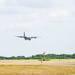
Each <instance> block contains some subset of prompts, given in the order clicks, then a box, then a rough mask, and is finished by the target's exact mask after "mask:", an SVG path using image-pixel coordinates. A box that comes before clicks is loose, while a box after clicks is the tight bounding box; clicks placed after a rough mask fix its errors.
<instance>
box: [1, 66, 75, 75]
mask: <svg viewBox="0 0 75 75" xmlns="http://www.w3.org/2000/svg"><path fill="white" fill-rule="evenodd" d="M0 75H75V65H70V66H64V65H0Z"/></svg>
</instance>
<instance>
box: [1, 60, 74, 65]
mask: <svg viewBox="0 0 75 75" xmlns="http://www.w3.org/2000/svg"><path fill="white" fill-rule="evenodd" d="M0 65H75V62H61V61H55V62H54V61H43V62H41V61H22V60H0Z"/></svg>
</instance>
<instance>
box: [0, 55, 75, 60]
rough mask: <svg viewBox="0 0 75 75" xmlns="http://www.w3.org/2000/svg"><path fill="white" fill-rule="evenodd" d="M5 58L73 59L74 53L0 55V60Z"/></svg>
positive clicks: (74, 57)
mask: <svg viewBox="0 0 75 75" xmlns="http://www.w3.org/2000/svg"><path fill="white" fill-rule="evenodd" d="M5 59H16V60H19V59H75V54H45V55H43V54H37V55H32V56H29V57H25V56H11V57H4V56H0V60H5Z"/></svg>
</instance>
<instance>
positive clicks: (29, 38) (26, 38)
mask: <svg viewBox="0 0 75 75" xmlns="http://www.w3.org/2000/svg"><path fill="white" fill-rule="evenodd" d="M17 37H19V38H24V39H25V40H29V41H30V40H31V39H33V38H34V39H36V38H37V37H27V36H25V32H24V33H23V36H17Z"/></svg>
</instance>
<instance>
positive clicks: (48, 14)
mask: <svg viewBox="0 0 75 75" xmlns="http://www.w3.org/2000/svg"><path fill="white" fill-rule="evenodd" d="M72 2H73V0H69V1H67V0H61V1H60V0H43V1H42V0H29V1H27V0H1V1H0V21H1V22H0V27H1V28H3V27H4V28H7V27H8V28H18V27H19V28H20V27H21V28H23V27H25V28H28V27H29V28H32V27H36V26H39V27H40V25H45V24H48V23H49V24H50V23H51V22H53V23H54V22H58V23H59V22H62V21H63V22H65V21H67V22H68V21H69V22H70V21H71V22H73V21H72V20H73V19H75V17H74V14H73V13H74V12H75V11H74V7H73V5H72ZM1 3H4V4H3V5H1ZM70 6H71V8H68V7H70ZM2 25H3V26H2Z"/></svg>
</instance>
